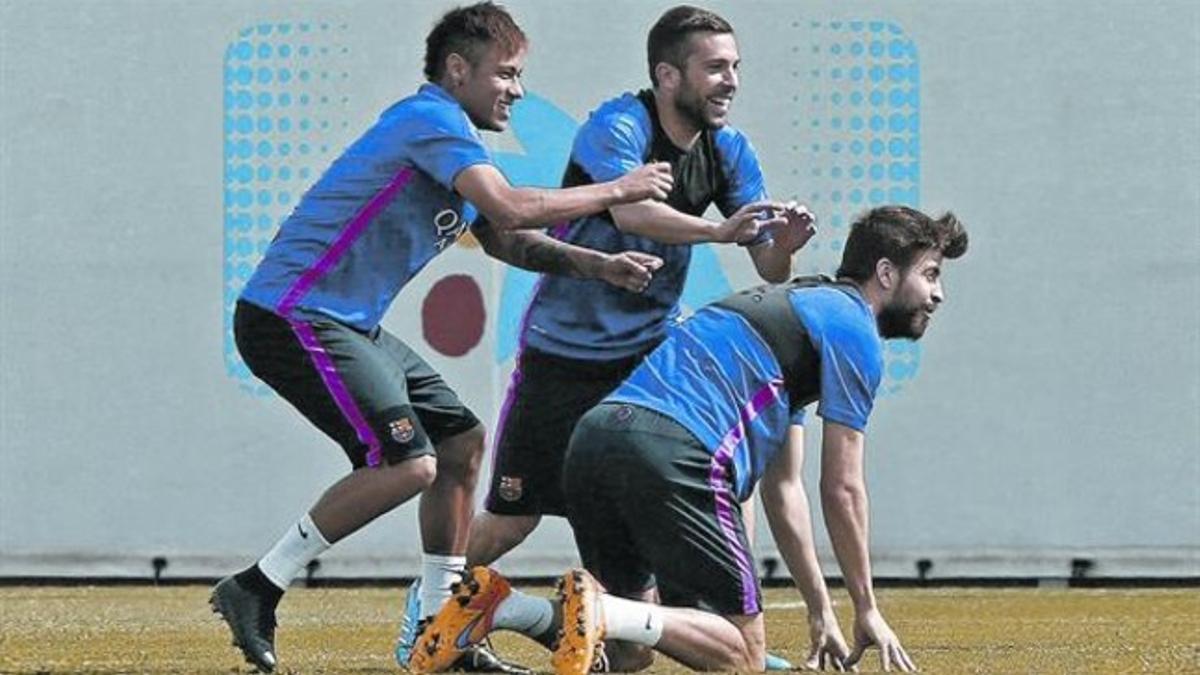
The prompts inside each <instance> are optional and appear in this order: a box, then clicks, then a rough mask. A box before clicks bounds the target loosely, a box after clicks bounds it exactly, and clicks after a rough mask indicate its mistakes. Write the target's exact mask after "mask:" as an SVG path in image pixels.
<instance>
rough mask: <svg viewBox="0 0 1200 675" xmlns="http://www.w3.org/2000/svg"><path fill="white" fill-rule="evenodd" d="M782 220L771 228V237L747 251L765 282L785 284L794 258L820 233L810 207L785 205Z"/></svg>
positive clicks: (780, 216) (794, 204) (790, 272)
mask: <svg viewBox="0 0 1200 675" xmlns="http://www.w3.org/2000/svg"><path fill="white" fill-rule="evenodd" d="M777 215H778V216H779V219H778V220H777V221H775V222H774V224H773V225H772V226H771V227H770V228H769V231H770V233H771V238H770V239H768V240H767V241H764V242H762V243H761V244H758V245H756V246H751V247H749V249H747V250H748V251H749V252H750V259H751V260H752V261H754V268H755V269H756V270H757V271H758V276H760V277H762V280H763V281H767V282H770V283H773V284H778V283H783V282H784V281H787V280H788V279H789V278H791V276H792V256H793V255H795V253H796V251H799V250H800V249H801V248H802V247H803V246H804V245H805V244H807V243H808V241H809V240H810V239H812V238H813V235H814V234H816V233H817V229H816V226H815V222H816V217H815V216H813V214H812V212H811V211H809V210H808V207H807V206H804V205H803V204H797V203H795V202H791V203H788V204H785V205H784V208H783V210H782V212H779V213H777Z"/></svg>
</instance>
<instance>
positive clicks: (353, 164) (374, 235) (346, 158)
mask: <svg viewBox="0 0 1200 675" xmlns="http://www.w3.org/2000/svg"><path fill="white" fill-rule="evenodd" d="M482 163H492V159H491V156H490V154H489V152H488V150H487V148H486V147H484V145H483V141H482V139H481V138H480V136H479V131H478V130H477V129H476V128H475V126H474V124H472V123H471V120H470V119H469V118H468V117H467V114H466V112H465V111H464V110H463V109H462V107H461V106H460V105H459V104H458V102H457V101H456V100H454V98H453V97H451V96H450V95H449V94H448V93H446V92H445V90H443V89H442V88H441V87H439V86H437V85H434V84H425V85H423V86H421V88H420V89H419V90H418V91H417V93H416V94H414V95H412V96H409V97H407V98H405V99H403V100H401V101H399V102H398V103H396V104H395V105H393V106H392V107H390V108H388V109H387V110H386V111H384V113H383V114H382V115H381V116H380V118H379V120H378V121H377V122H376V123H375V125H374V126H372V127H371V128H370V129H368V130H367V132H366V133H365V134H363V135H362V137H361V138H359V139H358V140H357V141H355V142H354V143H353V144H351V145H350V147H348V148H347V149H346V151H345V152H343V153H342V155H341V156H340V157H338V158H337V159H336V160H335V161H334V162H333V164H332V165H331V166H330V167H329V169H328V170H327V171H326V172H325V173H324V175H322V176H321V178H320V179H319V180H318V181H317V182H316V184H315V185H313V186H312V188H310V189H309V190H308V192H307V193H305V195H304V197H303V198H302V199H301V200H300V203H299V204H298V205H297V206H296V209H295V211H293V212H292V214H291V215H290V216H288V218H287V220H285V221H284V223H283V224H282V225H281V226H280V228H279V233H278V234H276V236H275V239H274V240H273V241H272V242H271V245H270V247H269V248H268V249H267V252H266V255H265V256H264V257H263V260H262V262H261V263H259V265H258V268H257V269H256V270H255V272H254V275H253V276H251V278H250V280H249V282H247V284H246V287H245V289H244V290H243V291H242V295H241V297H242V299H244V300H246V301H248V302H251V303H254V304H256V305H259V306H260V307H263V308H265V309H268V310H271V311H273V312H275V313H277V314H280V315H281V316H285V317H293V316H294V317H299V318H309V319H315V318H322V317H326V318H333V319H336V320H338V321H341V322H343V323H346V324H349V325H351V326H354V327H356V328H358V329H360V330H364V331H366V330H371V329H373V328H374V327H375V326H377V325H378V324H379V322H380V320H381V319H382V318H383V314H384V312H386V311H387V309H388V307H389V306H390V305H391V303H392V301H393V300H394V299H395V297H396V295H397V294H398V293H399V292H400V289H401V288H403V287H404V285H405V284H406V283H408V280H409V279H411V278H413V276H415V275H416V274H417V272H419V271H420V270H421V269H422V268H423V267H424V266H425V265H426V264H427V263H428V262H429V261H430V260H432V259H433V257H434V256H436V255H437V254H438V253H440V252H441V251H442V250H443V249H445V248H446V247H447V246H449V245H451V244H453V243H454V242H455V241H456V240H457V239H458V237H459V236H460V235H462V233H463V232H464V231H465V230H466V227H467V224H468V223H469V222H470V219H471V218H472V217H473V216H472V214H471V213H469V212H468V211H473V209H471V207H470V205H469V204H467V203H466V202H464V200H463V199H462V198H461V197H460V196H458V194H457V193H455V192H454V179H455V178H456V177H457V176H458V174H459V172H460V171H462V170H463V169H466V168H467V167H469V166H473V165H475V164H482Z"/></svg>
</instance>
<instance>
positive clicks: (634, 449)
mask: <svg viewBox="0 0 1200 675" xmlns="http://www.w3.org/2000/svg"><path fill="white" fill-rule="evenodd" d="M728 471H729V467H725V466H721V465H718V464H715V463H714V459H713V454H712V453H711V452H709V451H708V450H707V449H706V448H705V447H704V446H703V445H702V444H701V443H700V441H699V440H697V439H696V437H695V436H693V435H692V433H691V432H690V431H688V430H687V429H685V428H684V427H682V426H680V425H679V424H678V423H677V422H675V421H674V420H672V419H671V418H669V417H666V416H665V415H661V414H659V413H657V412H655V411H653V410H648V409H646V408H642V407H639V406H636V405H628V404H624V403H602V404H600V405H598V406H596V407H595V408H593V409H592V410H591V411H589V412H588V413H587V414H586V415H584V416H583V418H582V419H581V420H580V421H579V424H578V425H576V427H575V433H574V434H573V435H572V436H571V444H570V447H569V449H568V450H567V457H566V464H565V465H564V467H563V478H564V483H563V485H564V490H565V492H566V498H567V518H568V520H570V523H571V529H572V530H573V531H574V533H575V543H576V545H577V546H578V547H579V555H580V557H581V558H582V559H583V564H584V567H586V568H587V569H588V571H590V572H591V573H592V574H593V575H595V577H596V578H597V579H598V580H599V581H600V583H602V584H604V586H605V588H607V590H608V591H609V592H610V593H613V594H615V595H621V596H625V597H638V596H639V595H640V594H641V593H643V592H644V591H646V590H648V589H650V588H652V587H654V586H657V587H658V592H659V597H660V598H661V600H662V604H664V605H669V606H674V607H695V608H699V609H704V610H707V611H710V612H715V613H717V614H722V615H725V616H733V615H752V614H758V613H760V612H761V611H762V595H761V592H760V590H759V585H758V577H757V574H756V572H755V567H754V558H753V556H752V555H751V553H750V544H749V542H748V540H747V538H746V532H745V526H744V525H743V523H742V512H741V505H740V504H739V503H738V501H737V499H736V498H735V497H734V494H733V490H732V484H731V483H732V481H731V477H730V476H729V474H728Z"/></svg>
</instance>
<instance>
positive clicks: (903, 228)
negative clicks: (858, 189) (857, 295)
mask: <svg viewBox="0 0 1200 675" xmlns="http://www.w3.org/2000/svg"><path fill="white" fill-rule="evenodd" d="M931 249H932V250H936V251H939V252H940V253H941V254H942V256H943V257H944V258H948V259H951V260H953V259H954V258H958V257H960V256H962V254H964V253H966V252H967V231H966V229H964V228H963V225H962V223H960V222H959V221H958V218H956V217H955V215H954V214H953V213H950V212H949V211H947V212H946V213H945V214H943V215H942V217H940V218H937V219H936V220H935V219H933V218H930V217H929V216H927V215H925V214H924V213H921V212H920V211H918V210H916V209H913V208H909V207H907V206H880V207H878V208H875V209H871V210H870V211H868V212H867V213H865V214H864V215H862V216H861V217H859V219H858V220H856V221H854V223H853V224H852V225H851V226H850V236H849V237H847V238H846V247H845V248H844V249H843V250H842V264H841V266H840V267H838V271H837V275H838V276H839V277H843V278H849V279H853V280H855V281H859V282H862V281H866V280H867V279H870V278H871V277H872V276H873V275H874V274H875V265H876V264H877V263H878V262H879V261H880V260H881V259H882V258H887V259H888V260H891V261H892V262H893V263H894V264H896V265H897V266H898V267H900V268H901V269H907V268H908V266H909V265H912V264H913V262H914V261H916V259H917V257H918V256H920V255H921V253H923V252H924V251H927V250H931Z"/></svg>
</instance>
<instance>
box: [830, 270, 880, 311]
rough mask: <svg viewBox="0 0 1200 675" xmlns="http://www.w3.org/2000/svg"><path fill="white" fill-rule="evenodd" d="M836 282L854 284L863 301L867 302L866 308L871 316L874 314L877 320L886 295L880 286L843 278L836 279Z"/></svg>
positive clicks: (870, 282)
mask: <svg viewBox="0 0 1200 675" xmlns="http://www.w3.org/2000/svg"><path fill="white" fill-rule="evenodd" d="M838 281H846V282H849V283H852V284H854V286H855V287H856V288H858V292H859V293H861V294H862V297H863V300H866V301H867V306H868V307H870V308H871V314H874V315H875V318H876V319H878V318H879V312H881V311H882V310H883V305H884V303H885V301H886V297H885V296H886V294H887V291H885V290H884V289H883V287H882V286H880V285H879V284H877V283H874V282H873V281H866V282H861V281H854V280H853V279H845V278H843V279H838Z"/></svg>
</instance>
